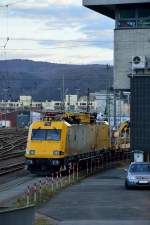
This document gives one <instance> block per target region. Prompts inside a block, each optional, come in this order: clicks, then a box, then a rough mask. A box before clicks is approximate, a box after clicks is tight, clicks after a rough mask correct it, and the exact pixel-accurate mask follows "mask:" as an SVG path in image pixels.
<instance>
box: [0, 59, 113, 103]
mask: <svg viewBox="0 0 150 225" xmlns="http://www.w3.org/2000/svg"><path fill="white" fill-rule="evenodd" d="M63 75H64V83H65V90H66V93H67V92H68V93H70V94H75V93H76V92H77V89H80V91H79V94H80V95H86V94H87V89H88V88H90V92H95V91H100V90H104V89H107V88H108V87H111V86H112V84H113V67H112V66H109V65H98V64H94V65H69V64H56V63H47V62H35V61H31V60H7V61H0V78H1V82H0V88H1V92H0V98H1V99H12V100H13V99H14V100H16V99H17V98H18V97H19V96H20V95H32V96H33V99H34V100H45V99H49V100H50V99H53V100H58V99H59V98H60V95H61V89H62V77H63Z"/></svg>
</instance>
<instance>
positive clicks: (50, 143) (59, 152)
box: [25, 121, 67, 172]
mask: <svg viewBox="0 0 150 225" xmlns="http://www.w3.org/2000/svg"><path fill="white" fill-rule="evenodd" d="M66 132H67V125H66V123H65V122H63V121H51V122H50V121H38V122H34V123H33V124H32V125H31V126H30V129H29V134H28V142H27V149H26V154H25V157H26V159H27V166H28V169H29V170H30V171H32V172H34V170H35V171H38V170H39V171H45V170H52V168H55V169H56V168H57V167H60V166H61V164H63V159H64V157H65V142H66Z"/></svg>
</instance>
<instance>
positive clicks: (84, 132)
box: [25, 113, 111, 172]
mask: <svg viewBox="0 0 150 225" xmlns="http://www.w3.org/2000/svg"><path fill="white" fill-rule="evenodd" d="M95 121H96V119H95V118H94V117H91V116H90V115H89V114H83V113H82V114H65V115H59V116H58V115H57V116H55V117H53V118H51V117H45V119H44V120H43V121H37V122H34V123H33V124H32V125H31V126H30V128H29V134H28V142H27V149H26V154H25V157H26V160H27V167H28V170H30V171H31V172H38V171H50V172H53V171H58V170H60V169H62V170H67V168H68V167H69V166H70V164H71V163H74V162H75V163H77V162H79V161H80V160H86V159H89V158H91V157H95V156H98V155H100V154H101V153H102V151H106V150H107V151H111V138H110V128H109V125H108V123H107V122H105V121H101V122H100V123H96V122H95Z"/></svg>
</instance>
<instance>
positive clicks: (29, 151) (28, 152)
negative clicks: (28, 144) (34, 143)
mask: <svg viewBox="0 0 150 225" xmlns="http://www.w3.org/2000/svg"><path fill="white" fill-rule="evenodd" d="M26 154H27V155H35V150H28V149H26Z"/></svg>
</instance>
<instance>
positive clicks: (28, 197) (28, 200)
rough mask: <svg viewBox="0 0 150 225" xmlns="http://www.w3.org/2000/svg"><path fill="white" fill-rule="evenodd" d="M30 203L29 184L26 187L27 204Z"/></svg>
mask: <svg viewBox="0 0 150 225" xmlns="http://www.w3.org/2000/svg"><path fill="white" fill-rule="evenodd" d="M29 204H30V186H28V188H27V206H28V205H29Z"/></svg>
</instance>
